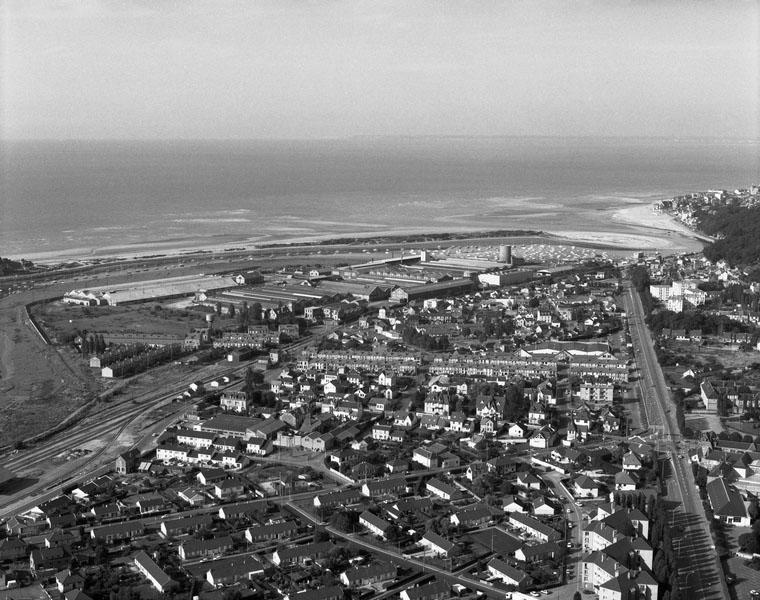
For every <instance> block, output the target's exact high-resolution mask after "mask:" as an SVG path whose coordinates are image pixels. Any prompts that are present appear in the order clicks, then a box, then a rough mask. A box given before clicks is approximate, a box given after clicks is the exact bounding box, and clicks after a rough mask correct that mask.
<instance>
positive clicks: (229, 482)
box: [214, 479, 245, 500]
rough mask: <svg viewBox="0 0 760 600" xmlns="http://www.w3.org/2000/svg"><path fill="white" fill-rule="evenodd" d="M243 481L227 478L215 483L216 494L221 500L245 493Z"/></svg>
mask: <svg viewBox="0 0 760 600" xmlns="http://www.w3.org/2000/svg"><path fill="white" fill-rule="evenodd" d="M244 490H245V487H244V486H243V483H242V482H241V481H239V480H235V479H225V480H224V481H220V482H219V483H217V484H216V485H214V496H216V497H217V498H219V499H220V500H228V499H230V498H233V497H235V496H239V495H240V494H242V493H243V491H244Z"/></svg>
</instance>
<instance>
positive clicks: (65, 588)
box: [55, 569, 84, 594]
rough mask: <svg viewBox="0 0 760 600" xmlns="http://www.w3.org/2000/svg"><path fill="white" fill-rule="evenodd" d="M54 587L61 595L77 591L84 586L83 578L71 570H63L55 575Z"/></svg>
mask: <svg viewBox="0 0 760 600" xmlns="http://www.w3.org/2000/svg"><path fill="white" fill-rule="evenodd" d="M55 585H56V587H57V588H58V591H59V592H60V593H61V594H63V593H65V592H70V591H71V590H79V589H82V587H83V586H84V577H82V576H81V575H80V574H79V573H77V572H75V571H72V570H71V569H63V570H62V571H58V573H56V574H55Z"/></svg>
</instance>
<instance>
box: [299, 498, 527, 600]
mask: <svg viewBox="0 0 760 600" xmlns="http://www.w3.org/2000/svg"><path fill="white" fill-rule="evenodd" d="M287 506H288V507H289V508H290V509H291V510H293V511H294V512H296V513H298V514H299V515H300V516H301V517H302V518H303V519H304V520H305V521H308V522H310V523H312V524H314V525H321V524H322V522H320V521H319V520H317V519H316V518H315V517H314V516H313V515H312V514H311V513H309V512H308V511H305V510H304V509H303V508H301V507H300V506H298V505H296V504H293V503H292V502H289V503H288V504H287ZM324 529H325V531H327V532H329V533H330V534H331V535H333V536H334V537H337V538H340V539H343V540H345V541H347V542H350V543H351V544H354V545H356V546H360V547H362V548H364V549H366V550H368V551H369V552H372V553H373V554H381V555H383V556H385V557H386V558H389V559H391V560H392V561H393V562H394V563H395V564H403V565H405V566H407V567H409V568H412V569H419V570H421V571H422V572H423V573H430V574H433V575H436V576H438V577H440V578H441V579H442V580H443V581H447V582H449V583H451V584H454V583H459V584H461V585H463V586H465V587H468V588H470V589H471V590H476V591H481V592H483V593H485V594H486V595H488V596H489V597H491V598H498V599H499V600H503V599H504V590H503V589H500V588H497V587H494V586H492V585H490V584H488V583H482V582H480V581H478V580H476V579H471V578H470V577H465V576H463V575H461V574H459V573H452V572H451V571H449V570H447V569H442V568H441V567H438V566H436V565H432V564H430V563H427V562H424V561H421V560H417V559H415V558H409V557H407V556H405V555H403V554H401V553H400V552H396V551H395V550H389V549H387V548H381V547H379V546H376V545H375V544H373V543H371V542H369V541H367V540H366V539H365V538H363V537H361V536H359V535H357V534H355V533H345V532H343V531H341V530H339V529H336V528H335V527H332V526H330V525H327V526H324ZM512 598H514V599H515V600H530V598H531V596H530V595H528V594H523V593H521V592H513V593H512Z"/></svg>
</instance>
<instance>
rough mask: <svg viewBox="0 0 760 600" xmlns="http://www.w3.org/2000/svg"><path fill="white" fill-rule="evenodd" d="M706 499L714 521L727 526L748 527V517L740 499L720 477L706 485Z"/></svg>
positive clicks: (737, 493)
mask: <svg viewBox="0 0 760 600" xmlns="http://www.w3.org/2000/svg"><path fill="white" fill-rule="evenodd" d="M707 497H708V499H709V500H710V506H711V507H712V510H713V514H714V516H715V518H716V519H718V520H720V521H723V522H724V523H726V524H729V525H738V526H739V527H749V526H750V517H749V515H748V514H747V507H746V506H745V504H744V501H743V500H742V497H741V496H740V495H739V492H737V491H736V490H735V489H734V488H733V487H729V486H728V484H727V483H726V482H725V480H724V479H723V478H722V477H719V478H717V479H714V480H712V481H711V482H709V483H708V484H707Z"/></svg>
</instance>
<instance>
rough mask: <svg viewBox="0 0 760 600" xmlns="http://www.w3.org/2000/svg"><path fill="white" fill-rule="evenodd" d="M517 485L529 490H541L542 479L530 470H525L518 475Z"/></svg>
mask: <svg viewBox="0 0 760 600" xmlns="http://www.w3.org/2000/svg"><path fill="white" fill-rule="evenodd" d="M517 485H519V486H522V487H525V488H528V489H529V490H540V489H541V480H540V479H539V478H538V477H536V476H535V475H534V474H533V473H531V472H530V471H523V472H522V473H518V475H517Z"/></svg>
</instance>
